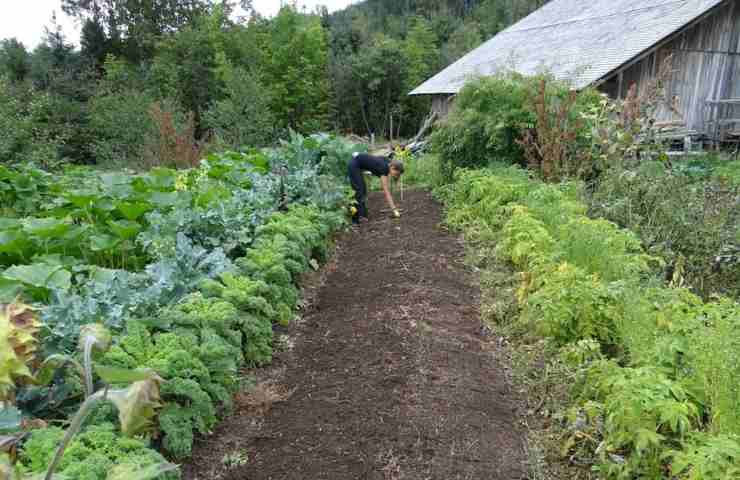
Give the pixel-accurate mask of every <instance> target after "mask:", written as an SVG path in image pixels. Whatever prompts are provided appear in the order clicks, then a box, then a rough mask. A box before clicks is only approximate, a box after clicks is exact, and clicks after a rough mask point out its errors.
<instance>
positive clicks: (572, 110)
mask: <svg viewBox="0 0 740 480" xmlns="http://www.w3.org/2000/svg"><path fill="white" fill-rule="evenodd" d="M545 80H547V81H546V82H545V83H546V87H545V94H546V99H547V102H548V104H547V105H546V106H545V107H546V108H545V109H544V112H540V114H539V120H538V114H537V112H538V107H537V102H538V101H540V100H538V96H537V92H538V91H539V85H540V84H541V83H542V82H543V81H545ZM570 92H571V89H570V88H569V87H568V86H567V85H566V84H563V83H561V82H556V81H553V80H549V79H547V77H545V76H538V77H523V76H521V75H518V74H507V75H498V76H493V77H484V78H479V79H476V80H473V81H471V82H469V83H467V84H466V85H465V86H464V87H463V88H462V90H460V93H458V95H457V96H456V97H455V103H454V107H453V109H452V111H451V112H450V114H449V116H448V118H447V119H445V120H444V121H443V122H442V125H441V127H440V128H438V129H437V130H436V131H435V132H434V134H433V135H432V140H431V141H432V148H433V151H434V152H435V153H437V154H439V157H440V168H441V173H442V175H443V177H444V178H445V179H447V181H450V180H452V178H453V174H454V171H455V170H456V169H458V168H480V167H486V166H488V165H490V164H491V162H493V161H501V162H504V163H507V164H519V165H522V166H524V164H525V160H524V157H525V155H524V153H525V152H524V149H523V147H522V145H521V144H520V142H521V141H522V140H523V139H524V134H525V132H526V131H530V130H533V129H534V128H535V127H536V126H537V122H538V121H539V122H540V123H542V122H545V121H549V122H550V123H552V124H555V123H558V121H559V120H558V119H557V118H556V117H557V116H558V115H560V114H562V112H560V111H559V110H558V109H557V108H555V107H556V106H557V105H560V104H563V103H564V102H565V101H566V99H567V98H569V96H570V95H571V93H570ZM600 100H601V97H600V96H599V94H598V93H597V92H596V91H594V90H585V91H583V92H581V93H579V94H578V95H577V96H576V98H575V99H574V101H573V102H572V103H569V108H568V111H567V112H566V113H565V115H566V116H567V118H568V120H569V121H570V123H571V124H572V125H578V128H575V129H571V130H572V131H573V134H574V138H562V139H560V140H561V141H562V142H569V143H572V144H573V149H574V150H578V149H579V148H580V147H581V146H583V147H587V146H588V145H589V144H590V142H589V138H588V135H589V126H588V125H587V124H586V123H585V122H582V121H581V114H582V113H583V112H586V111H587V110H589V109H591V108H592V107H593V106H594V105H595V104H598V102H599V101H600Z"/></svg>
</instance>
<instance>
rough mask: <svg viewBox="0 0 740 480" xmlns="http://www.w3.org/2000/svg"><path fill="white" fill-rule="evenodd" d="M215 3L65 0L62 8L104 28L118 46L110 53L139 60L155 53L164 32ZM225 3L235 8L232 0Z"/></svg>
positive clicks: (204, 0) (205, 0)
mask: <svg viewBox="0 0 740 480" xmlns="http://www.w3.org/2000/svg"><path fill="white" fill-rule="evenodd" d="M216 3H217V2H215V1H214V0H62V9H63V10H64V12H66V13H67V14H69V15H72V16H75V17H77V18H80V19H82V20H85V21H87V20H89V21H92V22H93V23H94V24H96V25H97V28H99V29H102V30H103V31H105V33H106V36H107V39H108V41H109V42H110V43H111V45H112V46H114V47H115V49H114V50H113V51H112V52H110V53H115V54H118V55H123V56H124V57H125V58H127V59H128V60H129V61H132V62H139V61H141V60H146V59H149V58H151V57H152V56H153V54H154V51H155V47H156V42H157V40H158V39H159V38H160V37H161V36H162V35H164V34H166V33H172V32H175V31H178V30H179V29H181V28H183V27H184V26H186V25H191V24H193V22H194V21H195V19H196V18H198V17H200V16H201V15H203V14H207V13H208V12H210V10H211V9H212V8H213V6H214V5H215V4H216ZM218 3H220V2H218ZM226 5H227V7H228V8H232V3H231V2H226ZM107 53H108V52H107Z"/></svg>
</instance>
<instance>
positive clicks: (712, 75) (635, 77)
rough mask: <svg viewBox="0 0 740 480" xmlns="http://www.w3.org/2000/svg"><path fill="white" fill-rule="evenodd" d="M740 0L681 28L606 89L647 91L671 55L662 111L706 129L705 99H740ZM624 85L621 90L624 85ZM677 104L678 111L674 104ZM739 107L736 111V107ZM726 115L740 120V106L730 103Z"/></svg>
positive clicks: (692, 126)
mask: <svg viewBox="0 0 740 480" xmlns="http://www.w3.org/2000/svg"><path fill="white" fill-rule="evenodd" d="M738 52H740V0H730V1H728V2H727V4H726V5H724V6H722V7H720V8H719V9H718V10H717V11H716V12H714V13H712V14H711V15H710V16H708V17H707V18H705V19H704V20H702V21H701V22H699V23H697V24H695V25H694V26H692V27H690V28H688V29H686V30H685V31H683V32H681V33H680V34H679V35H678V36H676V37H674V38H673V39H672V40H670V41H669V42H668V43H666V44H665V45H662V46H660V48H658V49H657V50H656V51H654V52H652V53H651V54H650V55H648V56H646V57H644V58H643V59H642V60H641V61H639V62H637V63H635V64H634V65H632V66H631V67H629V68H627V69H625V70H624V71H623V72H622V75H623V76H622V80H621V82H620V81H619V76H618V74H615V75H613V76H612V77H610V78H608V79H607V80H606V82H604V83H603V84H602V85H601V86H600V88H601V89H602V91H604V92H606V93H608V94H609V95H611V96H615V97H620V98H624V96H625V95H626V94H627V92H628V90H629V88H630V85H632V84H633V83H637V86H638V88H639V89H640V90H643V91H644V89H645V88H646V87H647V86H648V85H649V84H650V83H651V79H654V78H655V77H656V73H657V72H658V71H660V67H661V65H662V64H663V63H664V62H665V61H666V58H668V57H669V56H671V57H670V61H671V64H672V65H671V70H672V71H673V73H672V75H670V77H669V81H668V82H667V85H666V98H665V99H664V100H665V101H664V102H663V105H662V106H661V108H660V109H659V112H658V119H659V120H660V121H674V120H683V121H684V122H685V123H686V125H687V127H688V128H690V129H694V130H698V131H705V122H706V120H708V119H709V118H708V113H709V112H708V110H707V109H706V108H705V103H704V102H705V100H708V99H718V98H738V97H740V56H739V55H740V54H739V53H738ZM620 86H621V88H620ZM671 104H672V105H674V106H675V107H676V108H675V110H676V111H677V112H678V113H677V112H676V111H673V110H674V109H672V108H670V107H669V105H671ZM733 109H734V110H736V111H733ZM720 117H721V118H740V108H739V107H729V108H727V107H725V108H723V112H721V114H720Z"/></svg>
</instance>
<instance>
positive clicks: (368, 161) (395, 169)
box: [349, 152, 403, 223]
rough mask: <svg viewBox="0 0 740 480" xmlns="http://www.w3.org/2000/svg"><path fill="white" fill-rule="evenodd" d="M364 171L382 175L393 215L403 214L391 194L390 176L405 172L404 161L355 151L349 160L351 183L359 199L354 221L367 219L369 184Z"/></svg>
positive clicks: (381, 180) (394, 176)
mask: <svg viewBox="0 0 740 480" xmlns="http://www.w3.org/2000/svg"><path fill="white" fill-rule="evenodd" d="M363 172H370V173H371V174H373V175H375V176H376V177H380V184H381V185H382V186H383V193H384V194H385V201H386V202H387V203H388V207H390V209H391V211H392V212H393V215H394V216H395V217H396V218H399V217H400V216H401V212H399V211H398V208H397V207H396V203H395V202H394V201H393V195H391V191H390V185H389V183H390V182H389V180H388V177H393V178H396V179H397V178H398V177H400V176H401V175H402V174H403V162H401V161H399V160H388V159H387V158H386V157H375V156H372V155H368V154H367V153H356V152H355V153H353V154H352V160H351V161H350V162H349V183H350V184H351V185H352V189H353V190H354V191H355V200H357V213H355V214H354V215H353V216H352V222H353V223H359V222H360V221H362V220H363V219H364V220H365V221H366V220H367V205H366V201H367V186H366V185H365V178H364V177H363V175H364V173H363Z"/></svg>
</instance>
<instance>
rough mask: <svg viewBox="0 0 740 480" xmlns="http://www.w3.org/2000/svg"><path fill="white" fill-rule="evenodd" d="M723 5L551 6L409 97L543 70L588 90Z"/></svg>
mask: <svg viewBox="0 0 740 480" xmlns="http://www.w3.org/2000/svg"><path fill="white" fill-rule="evenodd" d="M723 1H725V0H673V1H671V0H551V1H550V2H549V3H547V4H546V5H545V6H543V7H542V8H540V9H539V10H537V11H535V12H533V13H532V14H531V15H529V16H527V17H526V18H524V19H522V20H521V21H519V22H518V23H515V24H514V25H512V26H511V27H509V28H507V29H506V30H503V31H502V32H500V33H498V34H497V35H496V36H494V37H493V38H491V39H490V40H488V41H487V42H485V43H483V44H482V45H481V46H480V47H478V48H476V49H475V50H473V51H472V52H470V53H468V54H467V55H465V56H464V57H462V58H461V59H460V60H458V61H457V62H455V63H453V64H452V65H450V66H449V67H447V68H445V69H444V70H442V71H441V72H439V73H438V74H437V75H435V76H434V77H432V78H430V79H429V80H427V81H426V82H424V83H423V84H422V85H420V86H419V87H417V88H416V89H415V90H414V91H412V92H411V95H427V94H441V93H449V94H453V93H457V92H458V91H459V90H460V88H462V86H463V84H464V83H465V81H466V80H467V79H468V78H470V77H475V76H487V75H493V74H496V73H499V72H503V71H516V72H519V73H522V74H525V75H534V74H537V73H541V72H543V71H547V72H549V73H551V74H553V75H554V76H555V77H556V78H558V79H561V80H566V81H569V82H571V84H572V86H573V87H574V88H582V87H585V86H588V85H590V84H592V83H594V82H596V81H598V80H600V79H602V78H603V77H605V76H606V75H607V74H609V73H610V72H612V71H614V70H615V69H617V68H619V67H620V66H622V65H624V64H625V63H628V62H629V61H630V60H632V59H634V58H635V57H637V56H639V55H640V54H641V53H643V52H644V51H646V50H649V49H650V48H651V47H653V46H654V45H656V44H657V43H660V42H661V41H662V40H663V39H665V38H667V37H669V36H671V35H672V34H674V33H676V32H677V31H679V30H681V29H682V28H683V27H685V26H687V25H689V24H690V23H692V22H693V21H695V20H697V19H698V18H700V17H701V16H702V15H704V14H705V13H707V12H708V11H710V10H711V9H712V8H714V7H716V6H717V5H719V4H720V3H722V2H723Z"/></svg>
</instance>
